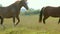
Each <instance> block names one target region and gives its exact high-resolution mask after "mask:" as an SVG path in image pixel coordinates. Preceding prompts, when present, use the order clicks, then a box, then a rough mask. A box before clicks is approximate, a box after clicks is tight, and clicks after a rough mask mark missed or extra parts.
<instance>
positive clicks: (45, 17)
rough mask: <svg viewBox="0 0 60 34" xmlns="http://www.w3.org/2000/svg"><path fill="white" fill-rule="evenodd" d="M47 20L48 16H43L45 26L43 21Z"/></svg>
mask: <svg viewBox="0 0 60 34" xmlns="http://www.w3.org/2000/svg"><path fill="white" fill-rule="evenodd" d="M47 18H48V16H44V18H43V23H44V24H45V20H46V19H47Z"/></svg>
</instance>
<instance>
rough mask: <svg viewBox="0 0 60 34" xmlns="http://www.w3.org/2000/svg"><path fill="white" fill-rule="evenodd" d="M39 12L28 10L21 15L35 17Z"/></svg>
mask: <svg viewBox="0 0 60 34" xmlns="http://www.w3.org/2000/svg"><path fill="white" fill-rule="evenodd" d="M39 12H40V10H34V9H32V8H31V9H29V10H28V11H25V12H24V13H23V15H36V14H39Z"/></svg>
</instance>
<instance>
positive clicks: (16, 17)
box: [16, 16, 20, 25]
mask: <svg viewBox="0 0 60 34" xmlns="http://www.w3.org/2000/svg"><path fill="white" fill-rule="evenodd" d="M16 18H17V20H18V22H17V23H16V25H18V24H19V22H20V19H19V16H17V17H16Z"/></svg>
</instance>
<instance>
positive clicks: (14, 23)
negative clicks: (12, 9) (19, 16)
mask: <svg viewBox="0 0 60 34" xmlns="http://www.w3.org/2000/svg"><path fill="white" fill-rule="evenodd" d="M13 24H14V25H15V17H13Z"/></svg>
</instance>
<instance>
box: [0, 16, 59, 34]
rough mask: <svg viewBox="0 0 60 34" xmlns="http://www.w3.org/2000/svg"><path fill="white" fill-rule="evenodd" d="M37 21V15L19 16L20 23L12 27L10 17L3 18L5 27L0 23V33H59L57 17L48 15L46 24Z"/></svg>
mask: <svg viewBox="0 0 60 34" xmlns="http://www.w3.org/2000/svg"><path fill="white" fill-rule="evenodd" d="M38 21H39V15H31V16H20V23H19V24H18V25H17V26H16V27H14V25H13V21H12V18H11V19H4V26H5V28H3V27H2V26H1V25H0V34H60V24H58V18H52V17H49V18H48V19H47V20H46V24H43V22H41V23H39V22H38ZM16 22H17V20H16Z"/></svg>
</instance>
